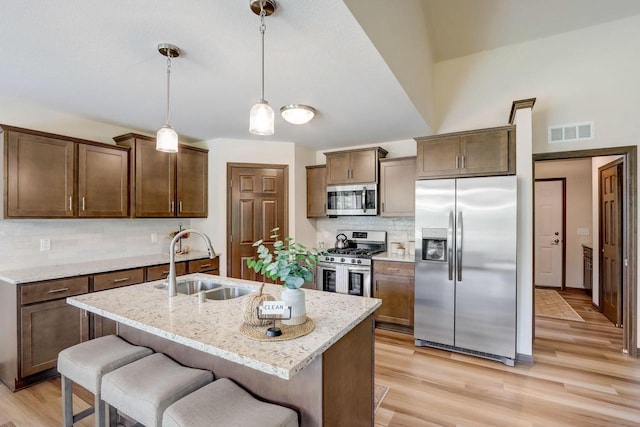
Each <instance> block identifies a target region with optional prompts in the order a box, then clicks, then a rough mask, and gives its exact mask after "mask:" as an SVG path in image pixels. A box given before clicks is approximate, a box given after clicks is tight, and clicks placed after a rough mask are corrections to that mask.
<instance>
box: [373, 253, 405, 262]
mask: <svg viewBox="0 0 640 427" xmlns="http://www.w3.org/2000/svg"><path fill="white" fill-rule="evenodd" d="M414 257H415V255H414V254H413V253H411V254H406V253H405V254H404V255H398V254H392V253H391V252H382V253H379V254H376V255H374V256H372V257H371V259H372V260H374V261H399V262H413V263H414V262H415V258H414Z"/></svg>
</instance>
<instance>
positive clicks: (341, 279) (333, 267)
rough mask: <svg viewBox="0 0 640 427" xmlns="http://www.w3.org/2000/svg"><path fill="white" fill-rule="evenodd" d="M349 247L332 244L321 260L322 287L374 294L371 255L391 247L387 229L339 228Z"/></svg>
mask: <svg viewBox="0 0 640 427" xmlns="http://www.w3.org/2000/svg"><path fill="white" fill-rule="evenodd" d="M340 234H344V235H345V236H347V247H345V248H340V249H338V248H331V249H329V250H328V251H327V252H328V254H327V255H323V256H321V257H320V259H319V260H318V271H317V273H318V274H317V278H318V289H320V290H323V291H327V292H338V293H341V294H349V295H359V296H365V297H370V296H371V257H372V256H373V255H375V254H377V253H381V252H385V251H386V250H387V232H386V231H355V230H338V235H340Z"/></svg>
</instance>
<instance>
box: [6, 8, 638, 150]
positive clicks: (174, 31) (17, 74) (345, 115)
mask: <svg viewBox="0 0 640 427" xmlns="http://www.w3.org/2000/svg"><path fill="white" fill-rule="evenodd" d="M350 1H351V2H353V1H368V0H350ZM421 1H422V2H423V4H422V6H423V9H424V12H425V20H426V23H427V26H428V28H429V31H430V37H431V40H432V43H433V47H432V49H433V51H434V57H435V58H436V59H437V60H442V59H448V58H452V57H456V56H460V55H467V54H470V53H473V52H477V51H481V50H486V49H492V48H495V47H498V46H502V45H505V44H511V43H518V42H522V41H525V40H530V39H535V38H539V37H545V36H548V35H551V34H556V33H559V32H563V31H567V30H572V29H577V28H581V27H584V26H589V25H594V24H597V23H600V22H605V21H609V20H613V19H618V18H621V17H624V16H629V15H633V14H638V13H640V1H637V0H616V2H615V8H613V7H612V2H610V1H605V0H536V1H524V0H520V1H517V0H421ZM385 4H389V2H385ZM400 4H402V3H401V2H395V5H396V6H397V5H400ZM514 5H518V8H517V9H516V8H515V7H514ZM2 9H3V10H2V18H3V19H2V21H3V23H2V25H1V26H0V39H1V40H3V48H2V52H3V56H2V60H0V93H1V94H2V95H3V96H6V97H14V98H20V99H24V100H26V101H30V102H34V103H37V104H41V105H43V106H46V107H48V108H54V109H58V110H61V111H64V112H68V113H72V114H76V115H79V116H82V117H86V118H90V119H94V120H98V121H102V122H107V123H112V124H116V125H120V126H123V127H127V128H130V129H131V130H132V131H136V132H146V133H149V134H153V133H155V131H156V130H157V129H158V128H159V127H160V126H162V125H163V124H164V114H165V96H166V90H165V88H166V86H165V85H166V82H165V79H166V58H165V57H163V56H161V55H160V54H159V53H158V52H157V49H156V47H157V45H158V44H159V43H163V42H169V43H173V44H175V45H177V46H178V47H180V48H181V49H182V51H183V53H182V55H181V56H180V57H179V58H176V59H174V60H173V62H172V74H171V96H172V99H171V107H172V108H171V109H172V115H171V124H172V125H173V127H174V128H175V129H176V130H177V132H178V133H179V135H180V136H181V139H184V140H186V141H196V140H210V139H214V138H232V139H266V140H274V141H291V142H296V143H300V144H302V145H305V146H308V147H311V148H313V149H318V150H321V149H329V148H338V147H346V146H352V145H359V144H365V143H377V142H383V141H393V140H401V139H408V138H412V137H413V136H418V135H426V134H429V133H432V131H431V129H430V127H429V124H428V123H427V122H426V121H425V119H424V118H423V117H422V115H421V114H420V113H419V112H418V111H417V109H416V107H415V106H414V105H413V103H412V102H411V100H410V97H409V96H408V95H407V94H406V93H405V91H404V90H403V86H402V85H401V84H400V83H399V81H398V79H397V78H396V77H395V76H394V74H393V73H392V71H391V69H390V68H389V66H388V65H387V63H386V62H385V60H384V58H383V57H381V55H380V54H379V53H378V50H377V49H376V47H375V46H374V44H373V43H372V42H371V41H370V40H369V38H367V36H366V33H365V32H364V30H363V29H362V27H360V25H358V21H357V20H356V17H354V16H353V15H352V14H351V12H350V11H349V9H348V8H347V7H346V5H345V3H344V1H342V0H313V1H301V0H279V1H278V10H277V11H276V13H275V14H274V15H272V16H270V17H267V18H266V25H267V29H266V34H265V50H266V53H265V55H266V58H265V67H266V70H265V85H266V88H265V98H266V99H267V101H269V103H270V104H271V105H272V107H273V108H274V110H275V111H276V130H275V134H274V135H273V136H270V137H257V136H254V135H251V134H250V133H249V132H248V126H249V123H248V120H249V119H248V116H249V109H250V108H251V106H252V105H253V104H254V103H255V102H256V101H257V100H258V99H259V97H260V34H259V31H258V27H259V18H258V17H257V16H256V15H254V14H253V13H252V12H251V11H250V10H249V1H248V0H216V1H211V0H191V1H189V2H181V1H168V0H154V1H151V0H138V1H135V2H132V1H128V0H113V1H109V2H104V1H97V0H65V1H58V2H47V1H42V0H41V1H32V2H25V1H21V0H5V1H3V2H2ZM549 10H553V13H552V14H551V13H549V12H548V11H549ZM380 16H381V17H383V16H384V10H381V11H380ZM531 22H534V23H535V25H532V24H530V23H531ZM290 103H302V104H309V105H312V106H314V107H316V108H317V109H318V111H319V113H318V116H317V117H316V118H315V119H314V120H313V121H312V122H311V123H309V124H307V125H303V126H295V125H291V124H288V123H286V122H285V121H284V120H283V119H282V118H281V117H280V116H279V114H278V110H279V108H280V107H281V106H282V105H285V104H290ZM0 122H2V120H1V118H0ZM9 124H10V123H9Z"/></svg>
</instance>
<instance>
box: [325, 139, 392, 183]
mask: <svg viewBox="0 0 640 427" xmlns="http://www.w3.org/2000/svg"><path fill="white" fill-rule="evenodd" d="M324 155H325V156H326V157H327V169H326V180H327V185H335V184H363V183H372V182H378V160H379V159H381V158H384V157H385V156H386V155H387V151H386V150H385V149H383V148H381V147H373V148H363V149H360V150H349V151H334V152H329V153H324Z"/></svg>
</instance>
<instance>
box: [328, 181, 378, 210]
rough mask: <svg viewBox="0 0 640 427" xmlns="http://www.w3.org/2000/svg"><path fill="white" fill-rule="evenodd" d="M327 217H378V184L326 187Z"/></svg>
mask: <svg viewBox="0 0 640 427" xmlns="http://www.w3.org/2000/svg"><path fill="white" fill-rule="evenodd" d="M327 215H329V216H339V215H378V184H353V185H328V186H327Z"/></svg>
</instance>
